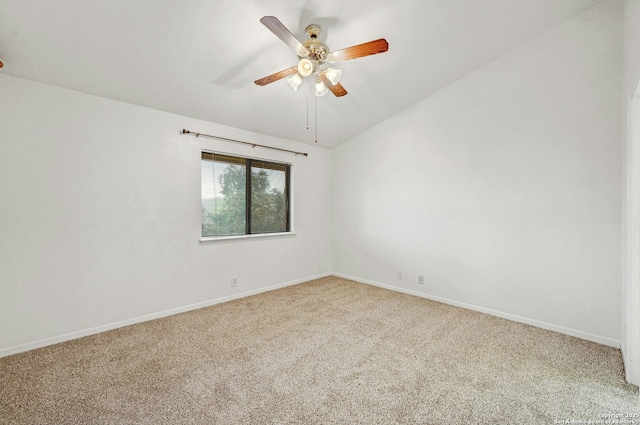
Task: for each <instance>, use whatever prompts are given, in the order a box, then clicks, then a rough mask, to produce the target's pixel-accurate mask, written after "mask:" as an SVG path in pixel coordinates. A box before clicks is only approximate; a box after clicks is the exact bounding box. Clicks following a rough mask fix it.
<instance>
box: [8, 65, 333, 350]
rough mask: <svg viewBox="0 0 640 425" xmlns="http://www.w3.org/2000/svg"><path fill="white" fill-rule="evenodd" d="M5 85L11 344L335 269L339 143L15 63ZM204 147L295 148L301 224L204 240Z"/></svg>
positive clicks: (48, 339)
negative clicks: (129, 96)
mask: <svg viewBox="0 0 640 425" xmlns="http://www.w3.org/2000/svg"><path fill="white" fill-rule="evenodd" d="M0 93H2V96H0V111H2V113H0V139H1V140H0V200H1V201H0V356H1V355H7V354H11V353H14V352H18V351H22V350H26V349H29V348H33V347H36V346H39V345H44V344H48V343H52V342H57V341H59V340H64V339H66V338H70V337H75V336H80V335H84V334H87V333H92V332H97V331H101V330H105V329H108V328H110V327H113V326H118V325H122V324H126V323H132V322H135V321H138V320H141V319H144V318H150V317H156V316H158V315H162V314H165V313H168V312H175V311H178V310H179V309H181V308H184V307H185V306H195V305H202V304H206V303H209V302H215V301H219V300H224V299H228V298H230V297H231V298H232V297H235V296H238V295H241V294H245V293H247V292H252V291H260V290H263V289H265V288H269V287H272V286H274V285H275V286H277V285H283V284H288V283H294V282H298V281H303V280H306V279H308V278H310V277H314V276H318V275H323V274H326V273H329V272H330V271H331V254H330V248H331V245H330V225H331V223H330V215H331V214H330V212H331V208H330V204H331V194H330V190H331V188H330V178H331V174H330V169H331V164H330V161H331V152H330V151H328V150H325V149H320V148H317V147H314V146H308V145H301V144H297V143H292V142H287V141H284V140H280V139H274V138H270V137H267V136H262V135H258V134H253V133H248V132H245V131H241V130H237V129H232V128H228V127H224V126H219V125H214V124H211V123H207V122H203V121H198V120H195V119H189V118H185V117H181V116H176V115H171V114H167V113H164V112H159V111H155V110H151V109H147V108H143V107H138V106H134V105H130V104H125V103H120V102H116V101H113V100H109V99H104V98H99V97H94V96H90V95H86V94H82V93H78V92H73V91H69V90H65V89H61V88H56V87H52V86H48V85H43V84H40V83H35V82H31V81H27V80H23V79H18V78H13V77H9V76H6V75H5V76H0ZM211 101H212V102H215V99H212V100H211ZM183 128H187V129H190V130H192V131H198V132H202V133H208V134H214V135H220V136H224V137H230V138H236V139H241V140H248V141H252V142H256V143H261V144H267V145H272V146H278V147H282V148H286V149H293V150H303V151H307V152H309V157H304V156H294V155H291V154H287V153H283V152H276V151H271V150H266V149H260V148H255V149H253V148H251V147H247V146H243V145H238V144H232V143H228V142H219V141H214V140H209V139H203V138H198V139H196V138H195V137H192V136H186V135H181V134H180V131H181V130H182V129H183ZM202 148H206V149H212V150H221V151H224V152H230V153H236V154H240V155H247V156H252V157H259V158H265V159H272V160H277V161H286V162H291V163H292V164H293V177H294V197H295V224H296V228H295V230H296V232H297V234H296V236H293V237H286V238H279V239H260V240H251V241H246V240H245V241H240V242H227V243H217V244H208V245H201V244H200V243H199V235H200V150H201V149H202ZM231 276H237V277H238V282H239V284H238V286H237V288H232V287H231V285H230V279H231ZM174 309H178V310H174ZM145 315H151V316H147V317H145Z"/></svg>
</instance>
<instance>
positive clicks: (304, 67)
mask: <svg viewBox="0 0 640 425" xmlns="http://www.w3.org/2000/svg"><path fill="white" fill-rule="evenodd" d="M298 72H299V73H300V75H302V76H303V77H308V76H309V75H311V73H312V72H313V63H312V62H311V61H310V60H309V59H307V58H302V59H300V62H298Z"/></svg>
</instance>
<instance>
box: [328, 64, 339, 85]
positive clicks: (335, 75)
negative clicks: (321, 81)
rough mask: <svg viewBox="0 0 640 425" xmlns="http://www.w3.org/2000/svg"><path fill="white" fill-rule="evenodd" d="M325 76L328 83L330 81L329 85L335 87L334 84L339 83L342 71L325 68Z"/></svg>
mask: <svg viewBox="0 0 640 425" xmlns="http://www.w3.org/2000/svg"><path fill="white" fill-rule="evenodd" d="M325 75H326V76H327V78H328V79H329V81H331V84H333V85H334V86H335V85H336V84H338V82H340V78H342V70H340V69H334V68H327V70H326V71H325Z"/></svg>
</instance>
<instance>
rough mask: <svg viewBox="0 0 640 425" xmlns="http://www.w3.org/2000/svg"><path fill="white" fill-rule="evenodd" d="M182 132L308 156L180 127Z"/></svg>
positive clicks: (303, 153)
mask: <svg viewBox="0 0 640 425" xmlns="http://www.w3.org/2000/svg"><path fill="white" fill-rule="evenodd" d="M182 134H193V135H194V136H196V137H200V136H202V137H208V138H209V139H218V140H224V141H225V142H233V143H242V144H243V145H250V146H252V147H254V148H255V147H256V146H258V147H261V148H266V149H273V150H276V151H282V152H289V153H292V154H295V155H296V156H298V155H304V156H309V154H308V153H306V152H296V151H290V150H288V149H280V148H274V147H273V146H266V145H259V144H257V143H250V142H243V141H242V140H235V139H227V138H226V137H220V136H212V135H210V134H203V133H196V132H194V131H189V130H186V129H184V128H183V129H182Z"/></svg>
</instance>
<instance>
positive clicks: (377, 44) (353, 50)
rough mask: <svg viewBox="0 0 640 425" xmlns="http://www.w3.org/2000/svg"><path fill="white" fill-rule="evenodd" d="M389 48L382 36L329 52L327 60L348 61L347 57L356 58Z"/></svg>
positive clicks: (382, 51)
mask: <svg viewBox="0 0 640 425" xmlns="http://www.w3.org/2000/svg"><path fill="white" fill-rule="evenodd" d="M387 50H389V43H387V40H385V39H384V38H380V39H378V40H373V41H369V42H367V43H362V44H358V45H357V46H351V47H347V48H346V49H342V50H337V51H335V52H331V54H329V62H332V63H333V62H340V61H348V60H349V59H357V58H362V57H365V56H370V55H375V54H378V53H384V52H386V51H387Z"/></svg>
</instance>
